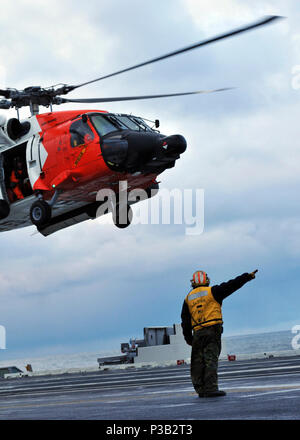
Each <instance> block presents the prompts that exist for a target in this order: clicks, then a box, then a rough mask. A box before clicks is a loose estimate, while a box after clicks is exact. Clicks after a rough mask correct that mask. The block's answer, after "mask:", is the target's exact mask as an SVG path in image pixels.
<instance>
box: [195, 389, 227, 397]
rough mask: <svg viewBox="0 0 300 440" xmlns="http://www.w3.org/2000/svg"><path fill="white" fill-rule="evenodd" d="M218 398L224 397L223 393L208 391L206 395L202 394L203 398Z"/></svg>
mask: <svg viewBox="0 0 300 440" xmlns="http://www.w3.org/2000/svg"><path fill="white" fill-rule="evenodd" d="M220 396H226V393H225V391H221V390H215V391H208V392H206V393H203V397H220ZM199 397H200V395H199Z"/></svg>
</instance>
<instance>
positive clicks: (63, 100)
mask: <svg viewBox="0 0 300 440" xmlns="http://www.w3.org/2000/svg"><path fill="white" fill-rule="evenodd" d="M230 89H232V87H227V88H223V89H215V90H198V91H196V92H185V93H169V94H165V95H145V96H123V97H116V98H86V99H84V98H83V99H67V98H57V99H56V102H54V103H55V104H64V103H67V102H81V103H93V102H95V103H96V102H120V101H137V100H139V99H155V98H169V97H172V96H184V95H197V94H200V93H215V92H223V91H225V90H230Z"/></svg>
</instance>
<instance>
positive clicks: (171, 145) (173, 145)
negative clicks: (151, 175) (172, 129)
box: [162, 134, 187, 156]
mask: <svg viewBox="0 0 300 440" xmlns="http://www.w3.org/2000/svg"><path fill="white" fill-rule="evenodd" d="M162 142H163V144H162V147H163V149H164V150H165V152H166V154H167V155H168V156H170V155H174V154H176V155H177V154H182V153H184V152H185V150H186V147H187V145H186V140H185V138H184V137H183V136H181V135H180V134H174V135H172V136H167V137H165V138H163V139H162Z"/></svg>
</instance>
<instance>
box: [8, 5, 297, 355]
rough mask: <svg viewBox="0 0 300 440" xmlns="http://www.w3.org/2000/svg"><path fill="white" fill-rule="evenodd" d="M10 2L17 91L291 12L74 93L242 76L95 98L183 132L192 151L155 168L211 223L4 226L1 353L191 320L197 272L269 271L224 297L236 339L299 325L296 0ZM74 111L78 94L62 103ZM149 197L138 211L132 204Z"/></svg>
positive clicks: (228, 330)
mask: <svg viewBox="0 0 300 440" xmlns="http://www.w3.org/2000/svg"><path fill="white" fill-rule="evenodd" d="M1 6H2V12H1V16H0V29H1V36H2V38H1V39H0V79H1V84H0V86H1V88H4V87H16V88H21V89H22V88H24V87H27V86H30V85H41V86H51V85H54V84H57V83H68V84H78V83H81V82H84V81H87V80H90V79H93V78H96V77H99V76H102V75H105V74H108V73H111V72H114V71H116V70H120V69H122V68H125V67H129V66H131V65H133V64H137V63H139V62H143V61H145V60H148V59H150V58H152V57H156V56H159V55H162V54H164V53H166V52H169V51H173V50H176V49H179V48H181V47H184V46H187V45H190V44H192V43H195V42H197V41H200V40H201V39H204V38H207V37H210V36H214V35H216V34H219V33H222V32H225V31H227V30H230V29H232V28H235V27H237V26H242V25H244V24H246V23H248V22H252V21H255V20H257V19H259V18H261V17H263V16H264V15H268V14H278V15H283V16H285V17H286V19H285V20H282V21H280V22H277V23H274V24H272V25H269V26H266V27H264V28H260V29H257V30H255V31H251V32H248V33H246V34H243V35H240V36H239V37H235V38H231V39H228V40H226V41H221V42H218V43H217V44H214V45H209V46H208V47H206V48H203V49H197V50H194V51H191V52H189V53H187V54H183V55H180V56H178V57H175V58H171V59H169V60H165V61H162V62H161V63H156V64H153V65H151V66H146V67H143V68H141V69H138V70H136V71H133V72H128V73H125V74H122V75H119V76H117V77H115V78H111V79H107V80H104V81H101V82H100V83H95V84H93V85H90V86H87V87H84V88H81V89H79V90H78V91H74V92H73V93H71V94H70V95H69V97H70V98H76V97H102V96H103V97H106V96H122V95H123V96H126V95H139V94H159V93H174V92H184V91H193V90H199V89H215V88H221V87H235V89H233V90H230V91H227V92H224V93H217V94H210V95H195V96H186V97H181V98H168V99H165V100H153V101H140V102H127V103H126V102H123V103H111V104H107V105H105V106H96V105H94V106H93V107H92V106H89V105H85V106H84V107H85V108H98V109H105V110H109V111H112V112H126V113H133V114H137V115H140V116H143V117H145V118H148V119H152V120H153V119H159V120H160V122H161V128H160V129H161V132H162V133H164V134H166V135H169V134H176V133H179V134H182V135H183V136H185V138H186V139H187V143H188V149H187V151H186V153H185V154H184V155H182V158H181V159H180V161H178V163H177V164H176V167H175V168H173V169H171V170H168V171H166V172H164V173H163V174H162V175H161V176H160V177H159V180H160V181H161V188H168V189H170V190H171V189H174V188H178V189H181V190H184V189H192V190H194V191H195V190H196V189H204V194H205V219H204V221H205V228H204V232H203V234H201V235H186V233H185V225H182V226H181V225H152V226H151V225H132V226H131V227H130V228H128V229H126V230H118V229H117V228H115V227H114V226H113V225H112V224H107V222H104V221H103V220H96V221H89V222H85V223H82V224H80V225H77V226H75V227H72V228H69V229H65V230H63V231H60V232H58V233H56V234H54V235H52V236H50V237H47V238H45V237H43V236H41V235H39V234H34V232H35V228H34V227H29V228H26V229H23V230H19V231H13V232H8V233H2V234H1V235H0V246H1V254H0V302H1V307H0V324H1V325H4V326H5V327H6V331H7V350H6V351H4V350H3V351H2V350H1V351H0V357H1V359H4V358H5V357H7V358H11V357H12V356H17V355H26V356H27V355H29V354H32V353H34V354H36V355H40V354H49V353H64V352H72V351H73V352H75V351H79V350H80V351H92V350H99V352H100V351H101V350H106V349H108V348H112V349H118V348H119V343H120V342H126V341H127V340H128V338H130V337H142V332H143V327H145V326H154V325H162V326H163V325H172V324H173V323H177V322H180V312H181V306H182V302H183V299H184V297H185V296H186V294H187V293H188V291H189V287H190V282H189V280H190V279H191V276H192V274H193V272H194V271H195V270H198V269H202V270H206V271H207V272H208V274H209V276H210V278H211V281H212V284H217V283H220V282H222V281H227V280H228V279H231V278H233V277H235V276H237V275H239V274H241V273H244V272H250V271H252V270H254V269H256V268H258V269H259V273H258V275H257V278H256V280H254V281H252V282H250V283H248V284H247V285H246V286H244V287H243V288H242V289H241V290H240V291H239V292H236V293H235V294H233V295H232V296H231V297H229V298H228V299H227V300H226V301H225V302H224V305H223V314H224V321H225V325H224V330H225V336H226V335H230V334H239V333H247V332H260V331H272V330H279V329H286V330H290V329H291V327H292V326H293V325H295V324H300V316H299V309H300V295H299V282H300V273H299V256H300V221H299V218H300V208H299V192H300V191H299V190H300V146H299V104H298V102H299V97H300V89H298V88H297V87H295V84H296V83H297V81H296V80H297V77H296V74H295V69H296V70H297V66H298V65H300V31H299V22H300V8H299V5H298V2H296V0H295V1H291V0H289V1H285V2H281V1H271V0H268V1H264V0H259V1H256V0H251V1H250V0H249V1H243V2H240V1H238V0H220V1H219V0H215V1H210V2H207V1H202V0H163V1H161V0H152V1H151V2H146V1H143V0H127V1H126V2H125V1H123V0H111V1H109V2H107V1H104V0H89V1H88V2H81V1H79V0H72V1H71V0H70V1H69V0H52V1H51V4H49V3H48V2H45V1H42V0H15V1H14V2H10V1H7V0H2V2H1ZM299 72H300V70H299ZM298 84H299V85H300V81H299V83H298ZM70 108H76V109H77V108H78V109H79V108H82V105H80V104H75V105H73V106H71V105H66V106H65V107H56V108H55V110H63V109H70ZM1 114H5V115H6V116H7V117H14V116H15V113H14V111H9V112H5V111H4V110H3V111H1ZM26 115H27V111H26V110H22V111H21V116H23V117H25V116H26ZM147 203H148V202H144V203H143V206H142V205H141V207H140V208H139V207H138V206H136V207H135V208H134V209H135V211H136V215H139V213H140V212H141V211H139V209H141V210H142V209H146V208H145V204H147ZM105 223H106V224H105ZM1 359H0V360H1Z"/></svg>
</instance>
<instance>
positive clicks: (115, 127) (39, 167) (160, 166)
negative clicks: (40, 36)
mask: <svg viewBox="0 0 300 440" xmlns="http://www.w3.org/2000/svg"><path fill="white" fill-rule="evenodd" d="M277 18H279V17H277V16H269V17H265V18H263V19H261V20H260V21H258V22H255V23H252V24H250V25H247V26H244V27H241V28H238V29H236V30H233V31H230V32H228V33H224V34H221V35H219V36H216V37H214V38H210V39H207V40H205V41H201V42H199V43H196V44H193V45H191V46H188V47H185V48H183V49H180V50H177V51H174V52H171V53H168V54H166V55H163V56H160V57H157V58H154V59H152V60H149V61H146V62H143V63H140V64H137V65H135V66H132V67H129V68H126V69H123V70H120V71H118V72H115V73H111V74H109V75H105V76H102V77H100V78H97V79H94V80H92V81H88V82H85V83H82V84H79V85H75V86H70V85H66V84H62V85H57V86H52V87H48V88H42V87H27V88H25V89H24V90H16V89H12V88H8V89H4V90H0V96H2V97H4V98H5V99H2V100H0V108H1V109H10V108H15V109H16V110H17V112H18V109H20V108H21V107H25V106H28V107H30V110H31V116H30V117H29V118H27V119H25V120H23V121H20V119H19V112H18V118H12V119H9V120H8V121H7V120H6V118H5V117H4V116H0V232H1V231H10V230H13V229H18V228H22V227H25V226H30V225H32V224H34V225H36V226H37V229H38V231H39V232H40V233H41V234H43V235H44V236H47V235H50V234H52V233H54V232H56V231H58V230H60V229H63V228H65V227H68V226H71V225H74V224H76V223H79V222H82V221H84V220H87V219H91V218H95V217H96V212H97V209H98V208H99V205H100V204H101V202H99V201H97V200H96V194H97V193H98V191H99V190H100V189H103V188H108V189H112V190H113V191H115V192H116V202H115V204H114V206H113V207H112V211H113V214H114V215H113V218H114V222H115V224H116V226H118V227H120V228H122V227H126V226H128V225H129V224H130V222H131V217H132V212H131V208H130V203H129V202H128V200H127V201H126V203H125V205H124V204H123V206H122V205H121V202H120V200H121V199H120V197H118V195H119V194H118V191H119V189H118V183H119V182H120V181H127V182H128V189H129V188H130V189H131V190H132V189H134V188H141V189H145V190H146V192H147V194H148V195H149V197H151V196H152V195H153V194H155V193H156V192H157V190H158V183H157V181H156V179H157V176H158V175H159V174H161V173H162V172H163V171H164V170H166V169H168V168H172V167H174V165H175V162H176V160H178V159H179V158H180V155H181V154H182V153H184V151H185V150H186V141H185V139H184V137H183V136H181V135H172V136H164V135H162V134H161V133H160V132H159V131H158V130H157V129H158V127H159V121H157V120H156V121H155V123H154V125H153V127H150V125H149V124H148V123H147V122H146V120H145V119H143V118H141V117H137V116H133V115H131V114H130V115H128V114H113V113H109V112H106V111H100V110H72V111H62V112H53V111H52V106H53V105H59V104H63V103H104V102H116V101H129V100H138V99H153V98H165V97H171V96H183V95H192V94H198V93H210V92H217V91H222V90H227V89H217V90H210V91H195V92H186V93H174V94H162V95H147V96H127V97H116V98H99V99H98V98H91V99H66V98H62V97H61V95H66V94H67V93H69V92H71V91H73V90H76V89H78V88H79V87H82V86H85V85H88V84H91V83H94V82H97V81H101V80H103V79H106V78H110V77H112V76H115V75H119V74H121V73H124V72H128V71H130V70H133V69H137V68H139V67H142V66H146V65H148V64H151V63H155V62H158V61H161V60H164V59H166V58H169V57H172V56H175V55H179V54H181V53H184V52H187V51H189V50H192V49H196V48H198V47H202V46H205V45H207V44H211V43H214V42H216V41H219V40H222V39H225V38H228V37H231V36H234V35H237V34H240V33H242V32H246V31H248V30H251V29H254V28H257V27H259V26H263V25H265V24H267V23H270V22H272V21H274V20H275V19H277ZM39 106H44V107H50V112H48V113H43V114H39ZM124 210H125V212H126V221H125V222H123V221H122V222H121V221H120V218H121V213H122V212H124ZM122 218H124V217H122Z"/></svg>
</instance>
